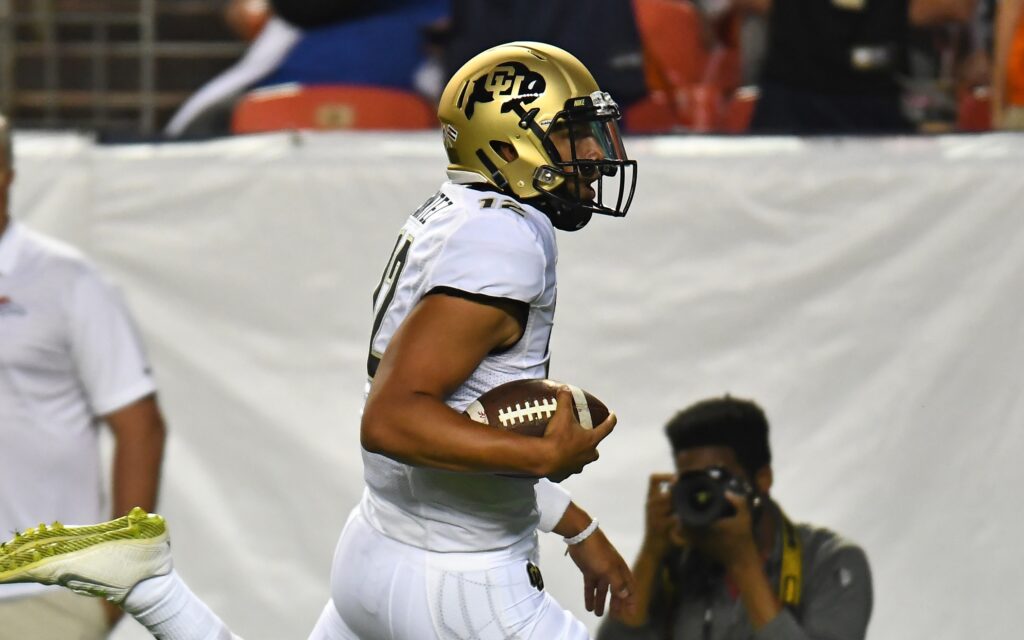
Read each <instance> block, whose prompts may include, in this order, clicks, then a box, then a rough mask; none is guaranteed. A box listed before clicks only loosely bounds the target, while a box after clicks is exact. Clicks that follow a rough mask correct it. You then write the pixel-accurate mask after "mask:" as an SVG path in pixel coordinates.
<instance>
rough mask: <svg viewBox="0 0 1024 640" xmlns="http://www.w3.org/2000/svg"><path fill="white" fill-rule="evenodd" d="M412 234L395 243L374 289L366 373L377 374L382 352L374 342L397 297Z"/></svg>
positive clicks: (405, 235) (369, 374)
mask: <svg viewBox="0 0 1024 640" xmlns="http://www.w3.org/2000/svg"><path fill="white" fill-rule="evenodd" d="M412 240H413V238H412V236H410V235H408V234H405V233H403V234H402V235H401V236H399V237H398V242H396V243H395V249H394V250H393V251H392V252H391V257H390V258H389V259H388V266H387V267H385V268H384V274H383V275H382V276H381V277H380V282H379V283H378V284H377V288H376V289H374V290H373V329H372V330H371V331H370V355H369V357H368V358H367V359H366V375H368V376H370V378H371V379H372V378H373V376H375V375H377V367H378V366H379V365H380V357H381V354H380V353H378V352H377V351H375V350H374V348H373V343H374V342H375V341H376V340H377V332H378V331H380V325H381V323H383V322H384V314H386V313H387V312H388V307H390V306H391V301H392V300H394V299H395V289H396V288H397V285H398V277H399V276H400V275H402V269H404V268H405V264H406V262H407V259H408V256H409V247H411V246H412Z"/></svg>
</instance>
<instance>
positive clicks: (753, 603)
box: [690, 492, 782, 631]
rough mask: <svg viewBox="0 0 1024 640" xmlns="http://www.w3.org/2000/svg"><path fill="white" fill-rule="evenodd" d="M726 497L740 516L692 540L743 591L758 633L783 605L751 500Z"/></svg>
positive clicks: (750, 618)
mask: <svg viewBox="0 0 1024 640" xmlns="http://www.w3.org/2000/svg"><path fill="white" fill-rule="evenodd" d="M725 495H726V498H727V499H728V500H729V502H731V503H732V505H733V506H734V507H735V508H736V514H735V515H733V516H731V517H729V518H722V519H721V520H718V521H717V522H715V523H714V524H713V525H711V526H710V527H708V528H707V529H706V530H704V531H702V532H690V536H691V539H692V540H693V541H694V544H695V546H696V547H697V548H698V549H699V550H700V551H701V552H702V553H705V554H706V555H708V556H710V557H712V558H714V559H715V560H717V561H718V562H720V563H721V564H722V566H724V567H725V570H726V572H728V574H729V577H730V578H731V579H732V581H733V583H734V584H735V585H736V588H737V589H739V592H740V598H741V599H742V601H743V607H744V608H745V609H746V610H747V619H749V620H750V623H751V625H752V626H753V627H754V630H755V631H756V630H758V629H760V628H761V627H763V626H764V625H766V624H768V623H769V622H771V621H772V620H773V619H774V618H775V616H777V615H778V614H779V612H780V611H782V605H781V604H780V603H779V601H778V598H776V595H775V590H774V589H773V588H772V585H771V583H770V582H769V580H768V576H767V574H766V573H765V570H764V558H763V557H762V555H761V551H760V549H758V546H757V541H756V539H755V537H754V526H753V516H752V514H751V512H750V505H749V503H748V502H747V499H746V498H745V497H743V496H739V495H736V494H734V493H731V492H726V494H725Z"/></svg>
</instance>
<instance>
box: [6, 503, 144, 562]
mask: <svg viewBox="0 0 1024 640" xmlns="http://www.w3.org/2000/svg"><path fill="white" fill-rule="evenodd" d="M148 515H149V514H148V513H146V510H145V509H142V508H140V507H135V508H134V509H132V510H131V511H129V512H128V514H127V515H124V516H121V517H120V518H115V519H113V520H109V521H107V522H101V523H100V524H87V525H66V524H61V523H59V522H54V523H53V524H51V525H46V524H40V525H39V526H38V527H33V528H31V529H26V530H25V531H21V532H16V533H15V534H14V537H13V538H12V539H10V540H8V541H7V542H0V553H3V552H4V551H6V552H7V553H9V554H13V553H17V552H19V551H23V550H25V549H31V548H32V547H35V546H38V545H39V544H42V543H45V542H56V541H57V540H63V539H64V538H72V537H81V536H91V535H96V534H99V533H107V532H110V531H116V530H117V529H124V528H125V527H128V526H130V525H131V524H132V523H133V522H142V521H144V520H145V519H146V516H148Z"/></svg>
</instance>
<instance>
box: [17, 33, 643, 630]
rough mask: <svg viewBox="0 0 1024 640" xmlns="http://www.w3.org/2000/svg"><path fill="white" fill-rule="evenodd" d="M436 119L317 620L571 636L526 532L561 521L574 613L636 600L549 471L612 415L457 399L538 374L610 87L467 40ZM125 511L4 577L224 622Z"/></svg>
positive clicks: (574, 463)
mask: <svg viewBox="0 0 1024 640" xmlns="http://www.w3.org/2000/svg"><path fill="white" fill-rule="evenodd" d="M438 116H439V119H440V121H441V127H442V135H443V140H444V145H445V148H446V150H447V153H448V159H449V165H448V176H449V180H448V181H447V182H446V183H444V184H443V185H442V187H441V189H440V191H438V192H437V193H436V194H435V195H434V196H432V197H431V198H430V199H428V200H427V201H426V202H425V203H424V204H423V206H421V207H420V208H419V209H418V210H417V211H416V212H414V213H413V214H412V215H411V216H410V217H409V218H408V220H407V221H406V223H405V225H404V226H403V227H402V229H401V231H400V233H399V236H398V239H397V241H396V243H395V245H394V249H393V251H392V254H391V257H390V259H389V260H388V262H387V264H386V267H385V269H384V272H383V275H382V277H381V280H380V282H379V284H378V285H377V288H376V290H375V292H374V296H373V302H374V304H373V313H374V317H373V326H372V333H371V337H370V345H369V355H368V359H367V374H368V378H369V382H368V384H367V391H368V393H367V398H366V404H365V408H364V412H363V417H362V425H361V439H362V445H363V461H364V477H365V480H366V489H365V492H364V495H363V499H362V500H361V502H360V504H359V505H358V506H357V507H356V508H355V509H354V510H353V511H352V513H351V514H350V516H349V519H348V522H347V524H346V526H345V528H344V530H343V531H342V534H341V537H340V539H339V541H338V546H337V550H336V553H335V559H334V566H333V569H332V572H331V598H330V600H329V601H328V603H327V605H326V606H325V607H324V609H323V612H322V614H321V617H320V619H319V621H318V622H317V625H316V627H315V629H314V631H313V632H312V634H311V636H310V638H315V639H345V640H348V639H357V638H362V639H369V638H393V639H395V640H427V639H429V638H453V639H455V638H479V639H482V640H486V639H492V638H493V639H499V638H521V639H528V638H534V639H538V640H540V639H543V640H557V639H565V640H576V639H581V640H582V639H584V638H588V637H589V635H588V633H587V631H586V628H585V627H584V625H583V623H582V622H580V621H579V620H577V619H575V618H574V617H573V616H572V615H571V614H570V613H568V612H567V611H565V610H563V609H562V608H561V607H560V606H559V605H558V604H557V603H556V602H555V601H554V599H553V598H551V596H549V595H548V594H547V593H546V592H545V591H544V590H543V579H542V577H541V574H540V571H539V569H538V568H537V566H536V563H537V532H538V531H542V532H549V531H553V532H555V533H557V534H559V535H561V536H563V538H564V539H565V542H566V544H567V545H568V546H567V553H568V554H569V555H570V556H571V557H572V559H573V560H574V562H575V563H576V565H577V566H578V567H579V568H580V570H581V572H582V573H583V578H584V601H585V604H586V607H587V609H588V610H591V611H594V612H595V613H596V614H597V615H601V614H602V613H603V612H604V609H605V606H606V602H607V599H608V596H609V594H610V595H611V608H612V609H613V610H617V609H619V608H623V607H629V606H630V604H631V592H632V588H633V584H632V577H631V574H630V572H629V568H628V566H627V565H626V563H625V562H624V561H623V560H622V558H621V557H620V555H619V553H618V552H617V551H616V550H615V548H614V547H613V546H612V545H611V543H610V542H609V541H608V540H607V538H606V537H605V536H604V534H603V533H602V531H601V530H600V529H599V528H598V525H597V521H596V520H594V519H592V518H591V517H590V516H589V515H588V514H587V513H586V512H585V511H584V510H583V509H581V508H580V507H579V506H577V505H576V504H574V503H573V502H572V501H571V499H570V497H569V495H568V493H566V492H565V491H564V490H563V489H562V488H561V487H559V486H558V485H557V484H556V482H557V481H560V480H562V479H564V478H566V477H568V476H569V475H571V474H574V473H579V472H580V471H581V470H582V469H583V468H584V467H585V466H586V465H587V464H589V463H591V462H593V461H594V460H596V459H597V457H598V453H597V446H598V444H599V443H600V442H601V440H603V439H604V438H605V437H607V436H608V434H609V433H610V432H611V431H612V429H613V427H614V426H615V416H614V415H611V416H609V418H608V419H607V420H606V421H605V422H604V423H602V424H600V425H597V426H596V427H594V428H593V429H592V430H587V429H583V428H582V427H581V426H580V425H579V424H578V423H577V422H576V419H575V418H574V416H573V413H572V411H571V409H570V406H571V405H572V399H571V396H570V394H569V392H568V390H567V389H563V390H562V391H561V392H560V393H559V397H558V410H557V411H556V412H555V414H554V416H553V417H552V419H551V420H550V422H549V424H548V427H547V430H546V431H545V433H544V435H543V437H540V438H527V437H524V436H522V435H519V434H514V433H510V432H506V431H503V430H500V429H484V428H481V427H480V425H479V424H477V423H474V422H473V421H471V420H470V419H469V418H468V417H466V416H465V415H463V414H462V410H463V409H465V407H466V406H468V405H469V404H470V403H471V402H472V401H473V400H475V399H476V398H477V397H479V396H480V395H482V394H483V393H484V392H486V391H488V390H489V389H491V388H493V387H495V386H497V385H499V384H502V383H505V382H509V381H512V380H517V379H527V378H544V377H547V372H548V364H549V359H550V355H549V352H548V346H549V341H550V335H551V328H552V321H553V317H554V310H555V296H556V273H555V265H556V263H557V247H556V242H555V229H562V230H566V231H576V230H578V229H581V228H582V227H583V226H585V225H586V224H587V223H588V222H589V221H590V219H591V217H592V215H593V214H595V213H598V214H606V215H611V216H623V215H625V214H626V211H627V209H628V208H629V205H630V202H631V200H632V196H633V190H634V188H635V181H636V164H635V162H633V161H631V160H629V159H627V157H626V154H625V151H624V148H623V145H622V140H621V138H620V135H619V131H618V128H617V124H616V121H617V120H618V118H619V110H618V107H617V106H616V104H615V102H614V101H613V100H612V99H611V97H610V96H608V94H606V93H603V92H602V91H601V90H600V89H599V88H598V86H597V84H596V82H595V81H594V79H593V77H592V76H591V74H590V73H589V72H588V71H587V69H586V68H585V67H584V66H583V65H582V64H581V63H580V62H579V61H578V60H577V59H576V58H574V57H573V56H572V55H570V54H568V53H566V52H565V51H562V50H561V49H558V48H556V47H553V46H550V45H545V44H540V43H527V42H519V43H512V44H507V45H503V46H499V47H495V48H493V49H490V50H488V51H485V52H483V53H481V54H479V55H478V56H476V57H475V58H473V59H472V60H470V61H469V62H467V63H466V65H465V66H464V67H463V68H462V69H461V70H460V71H459V72H458V73H456V74H455V76H453V78H452V79H451V81H450V82H449V84H448V86H447V88H446V89H445V91H444V94H443V95H442V97H441V103H440V107H439V109H438ZM136 516H137V519H138V521H137V522H136V523H133V525H134V526H135V528H136V529H137V530H139V531H142V530H143V529H144V528H145V529H147V531H149V532H148V533H139V534H138V535H134V534H133V535H128V536H125V538H126V540H125V541H123V542H119V543H118V544H109V545H105V546H104V548H108V549H111V550H112V551H111V552H109V553H105V554H94V556H93V557H92V558H91V559H89V560H86V559H85V558H84V554H83V553H82V552H81V551H78V550H75V549H71V548H70V547H71V545H69V544H66V542H65V541H66V540H71V539H74V540H76V541H77V543H78V544H77V547H78V548H81V547H82V545H83V544H85V546H86V548H89V547H92V548H96V547H97V545H98V543H99V542H101V541H111V540H110V537H111V536H113V535H114V532H121V531H124V530H126V528H118V527H117V526H112V528H111V529H110V530H103V528H102V525H101V526H100V527H99V528H97V527H92V528H86V529H88V532H85V530H83V533H82V535H70V534H66V536H65V537H64V538H61V539H60V540H59V541H57V542H50V543H49V544H46V543H45V541H44V542H42V543H40V544H39V545H37V546H38V547H39V549H37V551H40V552H41V555H40V557H39V558H38V559H36V560H32V561H30V560H29V559H28V558H27V556H26V557H23V558H22V559H21V560H13V561H12V560H11V557H12V556H11V554H8V556H7V557H6V559H5V558H4V557H3V556H0V581H3V580H10V579H33V580H38V581H44V582H46V581H49V582H60V581H61V580H62V579H66V576H68V575H73V579H74V580H75V581H76V587H77V588H79V589H83V590H86V591H91V592H93V593H99V594H101V595H108V596H109V597H112V598H113V599H114V600H116V601H119V602H123V606H124V607H125V609H126V610H128V611H129V613H132V614H133V615H135V616H136V617H137V618H139V619H140V620H141V621H142V622H143V624H145V625H147V626H148V628H149V629H150V630H151V631H153V632H154V635H158V637H161V638H168V639H171V640H177V639H182V640H186V639H188V640H191V639H192V638H220V637H223V638H229V637H231V636H230V634H229V632H228V631H227V629H226V627H224V626H223V624H222V623H220V621H219V620H217V619H216V617H215V616H214V615H213V614H212V613H210V612H209V610H208V609H206V608H205V606H203V605H202V603H201V602H199V601H198V600H197V599H196V598H195V596H193V595H192V594H191V592H189V591H188V590H187V587H185V585H184V583H183V582H182V581H181V580H180V578H178V577H177V574H175V573H174V572H173V571H170V569H169V559H168V558H167V557H166V554H167V553H168V552H167V551H166V547H167V543H166V541H165V538H166V535H165V533H164V532H163V531H162V521H160V520H159V518H158V516H152V515H146V514H136ZM130 526H131V525H130ZM104 536H106V540H105V539H104ZM147 541H152V543H151V544H150V545H149V547H151V548H154V549H159V550H163V551H162V552H161V553H154V554H153V555H154V559H153V560H146V561H141V562H140V561H138V560H134V561H132V562H130V563H125V562H119V563H117V571H124V567H125V566H126V565H127V566H130V567H132V568H134V569H133V570H135V573H132V574H130V575H115V574H116V573H117V572H116V571H114V572H113V573H111V572H107V573H104V571H105V570H104V569H101V568H100V567H101V565H103V562H102V561H100V560H99V559H98V558H99V557H101V556H102V557H107V556H113V555H116V553H117V552H116V551H113V550H116V549H118V548H122V547H123V548H126V549H127V548H129V547H130V545H135V546H134V547H131V548H132V549H134V548H136V547H139V546H140V545H141V547H140V548H147V546H146V543H147ZM19 553H20V554H22V555H23V556H24V554H26V553H27V551H24V550H23V551H18V550H15V552H14V555H15V556H17V555H18V554H19ZM126 553H127V552H126ZM132 553H135V552H134V551H132ZM83 565H84V566H83ZM147 566H151V567H153V568H151V569H147ZM5 569H6V570H5ZM168 571H170V572H169V573H168ZM156 573H165V574H166V575H165V576H161V577H156V578H151V576H153V575H155V574H156ZM146 578H150V579H146ZM140 580H142V581H141V582H140ZM136 582H138V583H139V584H136ZM133 585H134V588H132V587H133ZM172 614H173V615H172ZM147 615H148V616H149V618H148V620H147ZM175 616H178V617H180V618H181V619H180V620H177V619H175ZM190 616H191V617H192V618H194V619H195V621H201V624H202V625H203V627H204V629H203V630H202V632H201V633H199V632H192V633H191V634H190V633H189V631H188V629H189V628H192V629H195V628H197V625H198V624H200V623H198V622H195V621H193V622H190V623H189V625H186V624H184V623H183V622H182V621H183V620H185V619H187V618H189V617H190ZM159 625H163V626H159Z"/></svg>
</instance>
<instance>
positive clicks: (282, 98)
mask: <svg viewBox="0 0 1024 640" xmlns="http://www.w3.org/2000/svg"><path fill="white" fill-rule="evenodd" d="M436 126H437V116H436V115H435V112H434V108H433V107H431V106H430V105H429V104H428V103H427V101H426V100H424V99H423V98H421V97H420V96H419V95H417V94H415V93H411V92H408V91H400V90H397V89H384V88H379V87H363V86H351V85H320V86H300V85H294V84H289V85H280V86H277V87H266V88H263V89H257V90H255V91H252V92H250V93H249V94H247V95H246V96H245V97H243V98H242V100H241V101H240V102H239V103H238V104H237V105H236V106H235V111H234V114H233V115H232V120H231V130H232V132H234V133H255V132H259V131H279V130H282V129H321V130H325V129H431V128H433V127H436Z"/></svg>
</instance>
